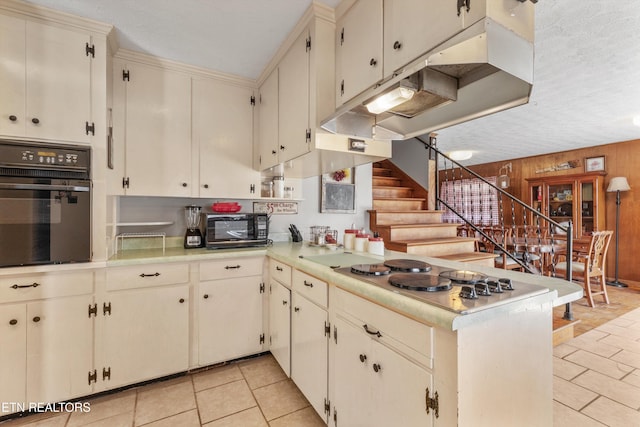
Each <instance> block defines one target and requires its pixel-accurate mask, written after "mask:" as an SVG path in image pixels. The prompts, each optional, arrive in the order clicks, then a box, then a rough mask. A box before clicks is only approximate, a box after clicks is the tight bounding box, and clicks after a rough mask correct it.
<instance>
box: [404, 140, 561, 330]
mask: <svg viewBox="0 0 640 427" xmlns="http://www.w3.org/2000/svg"><path fill="white" fill-rule="evenodd" d="M415 139H416V140H418V141H419V142H421V143H422V144H424V145H425V147H426V148H427V149H428V150H429V159H432V158H433V159H434V160H435V165H436V171H435V193H436V194H435V200H436V209H439V207H440V204H442V205H444V206H445V207H447V209H449V210H451V211H452V212H453V213H454V214H456V215H457V216H458V217H459V218H460V219H462V220H463V221H464V222H465V223H466V224H467V225H469V226H471V228H473V229H474V230H475V231H476V232H478V233H479V234H480V235H482V236H483V237H484V238H485V239H487V240H488V241H490V242H491V243H492V244H493V245H495V246H496V248H498V250H500V251H502V252H504V253H505V254H506V255H507V256H508V257H509V258H510V259H512V260H513V261H515V262H516V263H517V264H518V265H520V266H521V267H523V268H524V269H525V270H526V271H528V272H529V273H534V271H533V269H532V268H531V267H530V266H529V265H527V263H526V262H525V261H526V260H525V261H521V260H520V259H518V258H517V257H516V256H515V255H514V254H512V253H511V252H510V251H509V250H508V249H507V248H506V247H505V246H504V245H503V243H502V242H497V241H496V240H495V239H493V238H492V237H491V236H489V235H488V234H487V233H485V232H484V231H483V230H481V229H480V228H479V227H477V226H476V225H475V224H474V223H473V222H471V221H469V220H468V219H467V218H465V217H464V215H463V214H461V213H459V212H457V211H456V210H455V209H453V208H452V207H451V206H449V204H448V203H447V202H446V201H445V200H443V199H441V198H440V177H439V170H438V168H439V163H440V162H439V160H440V159H439V157H444V158H445V159H446V160H448V161H450V162H451V163H452V164H455V165H456V166H457V167H458V168H460V169H462V170H464V171H465V172H466V173H468V174H469V175H471V176H473V177H474V178H476V179H479V180H480V181H482V182H483V183H484V184H486V185H488V186H490V187H491V188H492V189H494V190H496V191H497V192H498V193H500V194H501V195H503V196H505V197H506V198H508V199H510V200H511V201H512V202H513V203H516V204H518V205H520V206H521V207H522V208H523V209H524V210H525V212H529V213H531V214H532V215H533V216H534V217H536V218H537V220H541V219H542V220H544V221H547V222H548V223H549V224H550V226H551V229H552V230H553V229H554V228H555V229H556V230H562V231H563V232H564V233H565V234H566V238H567V249H566V252H567V255H566V262H567V270H566V276H565V279H566V280H568V281H571V279H572V271H571V270H572V266H571V263H572V256H571V254H572V253H573V224H572V221H568V225H566V226H565V225H563V224H560V223H558V222H557V221H555V220H553V219H551V218H550V217H548V216H547V215H545V214H543V213H542V212H540V211H538V210H536V209H534V208H533V207H531V206H530V205H528V204H526V203H525V202H523V201H522V200H520V199H518V198H517V197H514V196H513V195H511V194H510V193H509V192H507V191H505V190H503V189H502V188H500V187H498V186H496V185H495V184H493V183H491V182H489V181H488V180H487V179H485V178H484V177H482V176H481V175H479V174H478V173H476V172H474V171H472V170H471V169H469V168H467V167H466V166H464V165H462V164H461V163H459V162H458V161H456V160H454V159H452V158H451V157H449V156H447V155H446V154H444V153H443V152H441V151H440V150H438V148H437V147H436V138H435V135H434V134H431V135H429V141H425V140H424V139H422V138H421V137H415ZM524 218H525V219H526V213H525V215H524ZM503 227H504V226H503ZM552 239H553V237H552ZM567 317H571V309H570V306H569V305H567V311H565V318H567Z"/></svg>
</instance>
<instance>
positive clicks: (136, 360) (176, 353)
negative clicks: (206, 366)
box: [96, 263, 190, 389]
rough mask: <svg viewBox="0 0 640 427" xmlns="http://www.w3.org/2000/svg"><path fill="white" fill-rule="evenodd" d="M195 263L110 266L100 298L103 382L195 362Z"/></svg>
mask: <svg viewBox="0 0 640 427" xmlns="http://www.w3.org/2000/svg"><path fill="white" fill-rule="evenodd" d="M189 277H190V276H189V264H186V263H164V264H148V265H135V266H127V267H113V268H107V271H106V292H105V293H104V295H103V296H102V297H101V298H100V299H98V300H97V303H98V320H99V322H101V323H100V331H101V332H100V335H98V340H99V343H98V346H97V348H99V349H100V351H99V352H98V353H97V354H96V367H97V371H98V385H99V386H100V387H102V388H104V389H111V388H115V387H120V386H123V385H126V384H133V383H136V382H140V381H146V380H150V379H153V378H158V377H162V376H165V375H170V374H175V373H177V372H182V371H186V370H187V369H188V368H189V313H190V310H189V305H190V303H189V295H190V294H189Z"/></svg>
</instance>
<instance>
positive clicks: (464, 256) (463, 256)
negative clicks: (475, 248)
mask: <svg viewBox="0 0 640 427" xmlns="http://www.w3.org/2000/svg"><path fill="white" fill-rule="evenodd" d="M437 258H443V259H448V260H449V261H473V260H480V259H489V258H495V255H494V254H489V253H486V252H459V253H457V254H451V255H441V256H438V257H437Z"/></svg>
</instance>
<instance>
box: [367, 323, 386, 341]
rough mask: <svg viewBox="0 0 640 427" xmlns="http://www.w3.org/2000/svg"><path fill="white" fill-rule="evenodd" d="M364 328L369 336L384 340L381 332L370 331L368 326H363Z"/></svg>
mask: <svg viewBox="0 0 640 427" xmlns="http://www.w3.org/2000/svg"><path fill="white" fill-rule="evenodd" d="M362 327H363V328H364V330H365V332H366V333H368V334H369V335H375V336H377V337H378V338H382V334H381V333H380V331H370V330H369V326H367V325H366V324H364V325H362Z"/></svg>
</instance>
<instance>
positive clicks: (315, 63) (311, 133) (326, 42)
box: [258, 17, 335, 170]
mask: <svg viewBox="0 0 640 427" xmlns="http://www.w3.org/2000/svg"><path fill="white" fill-rule="evenodd" d="M334 31H335V25H334V24H333V23H331V22H329V21H328V20H326V19H321V18H318V17H313V18H311V20H310V21H309V22H308V24H307V25H306V27H304V29H303V30H302V31H301V32H300V33H299V34H297V36H296V39H295V40H294V41H293V43H292V44H291V46H290V47H289V48H288V50H287V52H286V53H285V54H284V56H283V57H282V60H281V61H280V62H279V63H278V66H277V82H278V83H277V103H278V112H277V126H278V131H277V141H278V143H277V145H275V147H274V145H273V129H271V128H270V126H272V123H273V122H268V121H267V120H272V119H273V118H275V114H274V113H273V110H270V111H271V113H270V114H271V115H270V116H267V117H269V118H268V119H260V120H261V122H260V123H261V125H267V126H269V128H267V129H263V128H262V127H261V128H260V129H259V131H258V134H259V135H260V137H261V138H265V139H264V141H263V140H262V139H261V140H260V142H259V146H260V149H259V151H260V153H261V155H262V156H264V157H265V159H266V158H268V156H269V153H271V156H274V154H273V151H274V150H275V151H276V153H277V157H278V159H277V162H278V163H283V162H286V161H288V160H292V159H294V158H296V157H299V156H301V155H303V154H305V153H308V152H309V151H310V150H312V149H313V148H314V147H315V141H316V129H317V128H318V127H319V124H320V122H321V121H322V120H323V119H324V118H326V117H327V116H328V115H329V114H331V113H333V112H334V110H335V94H334V88H335V54H334V37H335V35H334ZM270 79H274V80H275V79H276V77H275V74H273V73H272V74H271V76H270ZM265 83H266V82H265ZM268 84H269V86H265V87H264V89H265V90H269V91H270V92H269V93H271V91H272V90H273V86H275V83H274V82H273V80H271V81H269V82H268ZM272 98H273V97H272ZM261 113H262V111H261ZM274 161H275V160H274V159H273V157H271V160H269V161H267V160H264V161H263V163H262V164H261V165H260V168H261V169H263V170H264V169H267V168H268V167H267V166H266V165H268V164H275V163H274Z"/></svg>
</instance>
